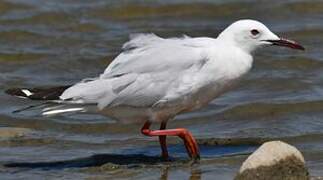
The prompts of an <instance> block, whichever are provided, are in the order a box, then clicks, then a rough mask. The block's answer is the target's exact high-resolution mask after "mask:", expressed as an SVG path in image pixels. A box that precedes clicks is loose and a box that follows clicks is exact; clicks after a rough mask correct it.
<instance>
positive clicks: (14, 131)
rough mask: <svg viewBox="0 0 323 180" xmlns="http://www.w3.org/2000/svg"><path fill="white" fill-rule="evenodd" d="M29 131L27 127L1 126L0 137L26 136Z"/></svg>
mask: <svg viewBox="0 0 323 180" xmlns="http://www.w3.org/2000/svg"><path fill="white" fill-rule="evenodd" d="M29 133H31V130H30V129H27V128H16V127H1V128H0V139H11V138H19V137H23V136H26V135H27V134H29Z"/></svg>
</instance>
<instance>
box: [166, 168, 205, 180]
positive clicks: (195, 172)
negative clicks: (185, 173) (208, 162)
mask: <svg viewBox="0 0 323 180" xmlns="http://www.w3.org/2000/svg"><path fill="white" fill-rule="evenodd" d="M172 168H173V169H176V167H170V166H164V167H161V172H160V180H170V178H169V171H170V170H171V169H172ZM189 169H190V176H189V178H188V180H201V178H202V171H201V169H200V168H199V167H196V166H192V167H189ZM181 178H182V177H181Z"/></svg>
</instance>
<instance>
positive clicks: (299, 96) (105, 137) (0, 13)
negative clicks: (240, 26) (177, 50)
mask: <svg viewBox="0 0 323 180" xmlns="http://www.w3.org/2000/svg"><path fill="white" fill-rule="evenodd" d="M243 18H251V19H256V20H260V21H262V22H263V23H264V24H266V25H267V26H268V27H269V28H270V29H271V30H272V31H273V32H275V33H276V34H279V35H281V36H283V37H288V38H290V39H294V40H297V41H298V42H300V43H301V44H302V45H304V46H305V48H306V51H305V52H299V51H292V50H289V49H285V48H277V47H271V48H266V49H263V50H261V51H259V52H258V53H257V54H256V56H255V64H254V65H255V66H254V67H253V69H252V71H251V73H249V74H248V75H247V76H246V78H245V79H244V80H243V81H242V83H241V84H240V85H239V86H238V87H237V88H236V89H235V90H233V91H231V92H228V93H226V94H225V95H223V96H221V97H220V98H218V99H217V100H215V101H213V102H212V103H211V104H210V105H209V106H207V107H205V108H203V109H201V110H199V111H196V112H193V113H189V114H184V115H181V116H179V117H177V119H176V121H174V122H172V123H170V127H185V128H188V129H189V130H191V131H192V133H193V134H194V135H195V136H196V138H197V139H198V141H199V142H200V144H201V156H202V160H201V163H200V164H199V165H196V166H193V167H190V166H188V165H187V163H186V162H185V159H186V158H187V156H186V153H185V149H184V147H183V145H182V142H181V141H180V140H179V139H177V138H169V144H170V151H171V152H170V153H171V155H172V156H173V157H174V162H172V163H160V162H159V160H158V156H159V153H160V149H159V145H158V142H157V141H156V140H157V139H156V138H149V137H144V136H142V135H141V134H140V132H139V129H140V126H141V125H122V124H119V123H116V122H115V121H114V120H112V119H109V118H106V117H101V116H97V115H87V114H84V115H72V116H59V117H41V116H39V115H35V114H32V113H29V112H21V113H12V111H14V110H16V109H19V108H23V107H26V106H30V105H34V104H37V102H31V101H28V100H23V99H18V98H13V97H10V96H7V95H5V94H4V90H5V89H7V88H12V87H34V86H55V85H68V84H72V83H75V82H78V81H79V80H80V79H83V78H86V77H95V76H98V75H99V74H100V73H102V72H103V71H104V69H105V67H106V66H107V65H108V64H109V63H110V62H111V61H112V60H113V58H114V57H115V56H116V55H117V54H118V53H120V47H121V46H122V44H123V43H124V42H126V41H127V40H128V36H129V34H131V33H139V32H146V33H150V32H153V33H156V34H157V35H160V36H162V37H173V36H182V35H183V34H186V35H188V36H193V37H196V36H209V37H214V38H216V37H217V34H218V33H219V32H221V30H223V29H224V28H225V27H226V26H228V25H229V24H231V23H232V22H233V21H236V20H238V19H243ZM322 19H323V1H320V0H317V1H312V0H286V1H280V0H272V1H265V0H259V1H257V0H236V1H233V0H226V1H225V0H196V1H193V0H154V1H153V0H151V1H149V0H119V1H117V0H7V1H6V0H0V127H1V128H2V129H0V163H1V164H7V163H9V164H10V163H16V164H11V165H12V166H13V167H11V168H8V167H2V166H1V167H0V175H1V178H3V179H6V178H7V179H10V178H14V179H19V178H24V179H26V178H32V179H38V178H42V177H44V176H46V177H47V178H48V179H51V178H53V179H54V178H64V179H77V178H81V179H105V178H110V179H111V178H113V179H127V178H129V177H132V178H134V179H232V178H233V177H234V175H235V173H236V172H237V171H238V169H239V167H240V165H241V163H242V162H243V160H244V159H245V158H246V157H247V155H245V154H248V153H250V152H252V151H253V150H254V149H255V148H257V147H258V146H259V144H260V143H261V142H263V141H266V140H271V139H280V140H284V141H286V142H288V143H291V144H292V145H295V146H296V147H297V148H299V149H300V150H301V151H302V153H303V154H304V156H305V159H306V160H307V166H308V167H309V171H310V173H311V175H312V176H323V112H322V109H323V79H322V78H323V76H322V70H323V49H322V47H323V21H322ZM210 75H211V74H210ZM4 129H5V131H4ZM133 154H142V155H146V156H147V157H151V158H150V159H149V158H147V157H141V156H133ZM119 156H120V157H119ZM117 158H119V159H117ZM137 160H138V161H137ZM183 161H184V162H183ZM42 162H43V163H42ZM45 162H46V163H45Z"/></svg>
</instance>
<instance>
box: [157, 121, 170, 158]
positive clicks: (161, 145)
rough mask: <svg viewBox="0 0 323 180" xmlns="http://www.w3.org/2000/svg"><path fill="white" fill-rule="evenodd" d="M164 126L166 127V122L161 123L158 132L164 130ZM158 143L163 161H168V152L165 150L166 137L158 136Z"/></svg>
mask: <svg viewBox="0 0 323 180" xmlns="http://www.w3.org/2000/svg"><path fill="white" fill-rule="evenodd" d="M166 125H167V122H166V121H163V122H162V123H161V124H160V130H164V129H166ZM159 143H160V147H161V150H162V157H163V158H164V159H168V150H167V144H166V136H165V135H164V136H159Z"/></svg>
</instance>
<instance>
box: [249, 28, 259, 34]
mask: <svg viewBox="0 0 323 180" xmlns="http://www.w3.org/2000/svg"><path fill="white" fill-rule="evenodd" d="M250 32H251V34H252V35H254V36H257V35H258V34H259V31H258V30H257V29H253V30H251V31H250Z"/></svg>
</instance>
